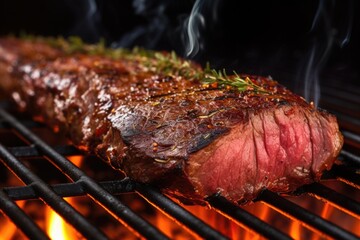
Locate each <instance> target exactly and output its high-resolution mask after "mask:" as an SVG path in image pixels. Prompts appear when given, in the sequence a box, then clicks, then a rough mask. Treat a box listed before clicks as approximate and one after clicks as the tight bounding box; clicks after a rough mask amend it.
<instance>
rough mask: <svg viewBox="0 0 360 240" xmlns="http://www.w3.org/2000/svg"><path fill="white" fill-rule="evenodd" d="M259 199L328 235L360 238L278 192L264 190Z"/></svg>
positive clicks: (349, 239) (346, 238)
mask: <svg viewBox="0 0 360 240" xmlns="http://www.w3.org/2000/svg"><path fill="white" fill-rule="evenodd" d="M259 200H260V201H263V202H265V203H267V204H269V206H271V207H273V208H274V209H276V210H278V211H280V212H282V213H283V214H285V215H288V216H292V217H294V218H296V219H298V220H300V221H302V222H303V223H304V224H305V225H307V226H309V227H310V228H312V229H318V230H320V231H322V232H323V233H325V234H326V235H328V236H330V237H333V238H335V239H344V240H355V239H356V240H358V239H359V238H358V237H357V236H355V235H353V234H352V233H350V232H348V231H346V230H345V229H343V228H341V227H339V226H337V225H335V224H333V223H331V222H329V221H327V220H325V219H323V218H321V217H319V216H317V215H315V214H313V213H311V212H309V211H308V210H306V209H305V208H302V207H300V206H299V205H296V204H295V203H292V202H291V201H289V200H287V199H285V198H282V197H280V196H279V195H278V194H276V193H273V192H270V191H268V190H264V191H263V192H262V193H261V194H260V196H259Z"/></svg>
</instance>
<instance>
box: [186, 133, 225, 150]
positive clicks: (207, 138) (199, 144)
mask: <svg viewBox="0 0 360 240" xmlns="http://www.w3.org/2000/svg"><path fill="white" fill-rule="evenodd" d="M229 130H230V129H228V128H217V129H213V130H211V131H210V132H207V133H205V134H201V135H199V136H197V137H196V138H195V139H194V144H193V145H191V146H190V147H189V149H188V153H194V152H196V151H199V150H200V149H202V148H204V147H206V146H207V145H209V144H210V143H212V142H213V141H214V140H215V139H217V138H218V137H220V136H221V135H223V134H225V133H227V132H229Z"/></svg>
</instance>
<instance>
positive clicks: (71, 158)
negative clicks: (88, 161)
mask: <svg viewBox="0 0 360 240" xmlns="http://www.w3.org/2000/svg"><path fill="white" fill-rule="evenodd" d="M68 159H69V161H70V162H72V163H73V164H75V165H76V166H77V167H80V166H81V164H82V162H83V160H84V157H83V156H81V155H80V156H69V157H68Z"/></svg>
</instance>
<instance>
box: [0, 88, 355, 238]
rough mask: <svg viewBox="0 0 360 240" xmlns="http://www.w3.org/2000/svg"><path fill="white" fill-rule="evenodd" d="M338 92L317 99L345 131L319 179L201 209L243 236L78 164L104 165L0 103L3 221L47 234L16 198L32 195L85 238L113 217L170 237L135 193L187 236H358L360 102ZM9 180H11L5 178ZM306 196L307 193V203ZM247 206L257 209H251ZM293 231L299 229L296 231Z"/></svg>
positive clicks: (149, 234) (137, 233)
mask: <svg viewBox="0 0 360 240" xmlns="http://www.w3.org/2000/svg"><path fill="white" fill-rule="evenodd" d="M346 87H347V86H346ZM353 89H354V88H353ZM338 91H341V89H340V90H338ZM338 91H337V92H336V93H333V92H332V91H331V89H329V91H326V93H327V94H328V95H329V97H328V98H325V99H331V100H330V101H327V100H322V102H321V105H322V106H324V108H328V107H329V106H331V107H332V108H331V109H332V110H333V111H332V112H334V113H335V114H336V115H337V116H338V118H339V121H340V126H341V128H342V132H343V134H344V136H345V146H344V149H343V150H342V152H341V155H340V157H339V163H340V164H336V165H335V166H334V167H333V168H332V169H331V170H330V171H328V172H326V173H325V174H324V176H323V181H321V182H320V183H314V184H311V185H307V186H304V187H302V188H300V189H298V191H297V192H296V193H295V194H294V195H291V196H284V195H279V194H277V193H274V192H270V191H267V190H264V191H263V192H262V193H261V194H260V196H259V197H258V199H256V201H255V203H254V204H252V206H249V207H247V206H244V207H243V206H237V205H234V204H232V203H231V202H228V201H227V200H226V199H225V198H223V197H221V196H213V197H211V198H209V199H208V203H209V207H208V208H205V207H199V208H204V209H206V211H214V214H215V215H219V216H221V217H223V216H225V217H223V218H226V220H227V221H229V222H230V223H231V226H233V225H236V226H238V227H239V228H240V229H243V232H242V234H243V236H236V234H229V229H228V228H230V227H229V226H218V225H221V224H217V223H215V224H214V223H213V222H214V221H213V220H211V221H208V220H207V219H206V217H205V219H204V218H200V217H199V216H198V215H197V213H196V212H194V211H192V209H191V207H187V206H182V205H180V204H178V203H177V202H176V201H175V200H173V199H171V198H169V197H167V196H165V195H163V194H162V193H161V192H160V191H159V190H158V189H156V188H155V187H154V186H149V185H144V184H140V183H136V182H133V181H132V180H131V179H128V178H125V177H124V178H121V174H119V175H116V174H117V172H116V174H113V172H114V170H113V169H112V168H110V167H108V166H107V165H106V164H105V163H102V161H100V160H98V159H86V161H84V164H87V163H89V164H93V163H94V162H96V164H98V163H99V164H100V162H101V164H104V166H103V165H101V168H104V169H103V170H101V169H100V170H98V168H100V167H98V166H97V165H96V166H95V170H94V169H90V170H89V168H86V167H85V168H84V167H80V166H77V165H76V164H75V163H73V161H71V159H72V157H71V156H80V155H81V152H79V151H78V150H77V149H76V148H74V147H73V146H71V145H69V144H63V143H62V142H61V141H58V139H57V135H56V134H55V133H52V132H51V131H48V129H47V128H46V127H45V126H44V125H42V124H41V123H39V122H36V121H32V120H30V118H28V117H27V116H26V115H24V114H23V113H18V112H16V111H14V110H13V109H12V106H11V103H10V102H8V101H2V102H1V104H0V160H1V162H2V165H0V178H1V179H0V183H1V191H0V208H1V210H2V213H3V215H4V216H5V215H6V216H7V217H8V219H9V220H7V219H5V217H4V216H2V218H3V219H2V220H4V219H5V220H7V221H9V222H12V224H13V225H15V226H16V228H17V229H19V230H20V231H18V230H17V231H18V232H21V233H19V234H23V235H22V236H24V235H25V236H27V237H28V238H30V239H49V238H50V236H49V235H48V232H47V231H46V230H45V229H44V227H43V224H39V221H38V220H39V219H38V218H36V217H34V216H33V215H34V214H29V213H28V211H27V210H26V207H24V206H23V205H24V204H22V205H21V204H19V203H20V202H24V200H25V201H32V202H34V201H35V202H40V203H41V204H42V203H45V204H44V205H45V206H47V207H50V208H51V209H52V210H54V211H55V212H57V213H58V215H60V216H61V218H62V219H63V220H65V221H66V222H67V223H68V224H69V225H71V226H72V227H73V229H75V231H76V232H77V233H78V235H79V234H80V235H82V236H83V237H85V238H87V239H109V238H112V237H113V235H111V234H110V235H109V233H108V231H107V230H104V229H106V227H103V226H106V225H108V224H107V222H106V221H107V219H112V220H113V221H114V222H115V229H116V228H117V229H122V228H124V229H130V231H129V234H132V235H133V238H138V237H141V238H147V239H169V238H176V237H174V236H173V235H169V234H168V233H166V232H164V231H163V229H161V228H160V227H159V224H156V221H155V223H154V221H152V220H151V218H148V217H147V216H144V215H143V214H142V213H141V211H140V213H139V211H138V209H139V207H136V206H135V207H134V206H133V205H134V204H133V203H134V201H135V200H127V199H126V198H125V197H126V196H128V195H135V196H136V197H137V199H140V200H136V201H138V202H139V201H140V203H143V202H144V203H150V204H148V205H149V206H148V207H149V208H152V209H153V210H151V213H150V215H153V214H154V211H155V212H160V213H157V214H161V215H163V216H165V218H167V219H168V221H170V222H175V223H176V225H177V226H178V228H180V229H183V231H184V232H186V233H187V234H189V233H190V234H189V236H191V237H193V238H205V239H228V238H234V239H236V238H240V239H244V232H245V235H246V234H247V233H248V232H249V234H253V235H250V236H258V237H259V236H260V237H261V238H268V239H293V238H296V236H298V237H299V238H304V237H307V236H311V237H312V239H324V238H326V239H327V238H330V239H332V238H334V239H347V240H349V239H359V234H360V231H359V229H360V221H359V220H360V202H359V199H360V174H359V173H360V157H359V152H360V132H359V131H360V130H359V129H360V124H359V120H358V119H359V116H358V114H359V112H358V111H356V109H357V108H358V106H359V105H360V100H359V96H358V95H356V90H355V91H354V92H353V94H352V93H351V92H349V93H347V94H344V95H342V96H341V97H340V98H338V100H336V101H335V100H334V98H331V95H332V94H336V95H337V96H339V95H338V93H339V92H338ZM344 106H345V107H344ZM328 109H329V108H328ZM354 110H355V111H354ZM14 116H16V117H14ZM42 131H45V133H42ZM15 138H16V139H15ZM14 139H15V140H14ZM19 142H20V143H19ZM82 157H84V158H86V156H82ZM93 158H95V157H93ZM69 159H70V160H69ZM47 165H49V166H52V165H53V166H55V167H56V169H58V170H57V171H58V173H56V174H53V173H52V172H51V171H50V170H48V169H47V168H46V166H47ZM59 170H60V171H59ZM106 172H109V175H106V176H105V177H104V174H105V173H106ZM101 174H103V175H101ZM99 175H100V177H99ZM11 176H12V177H11ZM119 176H120V177H119ZM12 178H13V179H15V180H11V181H10V180H9V179H12ZM19 180H20V181H21V182H22V183H21V182H20V181H19ZM77 198H82V199H84V198H86V199H87V201H91V202H93V204H95V205H96V206H97V208H99V209H103V210H104V211H103V213H102V214H101V215H100V216H92V215H96V214H97V211H95V210H92V209H93V207H87V208H88V209H87V211H86V214H85V213H84V211H82V209H81V207H80V209H79V207H78V206H77V205H79V204H76V202H74V201H72V199H77ZM304 198H305V200H306V199H307V200H306V202H307V203H306V204H304V200H303V199H304ZM309 199H310V200H309ZM39 200H41V201H39ZM318 205H320V206H321V207H320V208H321V210H320V213H319V211H318V212H316V211H313V209H314V208H315V207H317V206H318ZM253 206H255V208H261V210H259V211H253V210H254V207H253ZM264 207H266V209H268V210H266V211H267V213H264V211H265V210H264V209H265V208H264ZM330 207H331V208H332V209H335V210H336V211H338V212H340V215H339V216H340V217H337V218H341V220H340V221H337V222H336V221H333V220H332V219H330V218H328V217H327V216H328V214H327V213H325V212H326V208H330ZM335 210H334V211H335ZM38 211H40V210H38ZM269 211H272V212H274V213H276V214H277V215H275V216H274V217H273V218H269V217H268V218H266V217H264V215H268V214H269V213H268V212H269ZM104 216H105V217H104ZM93 219H96V220H93ZM269 219H270V220H269ZM275 219H276V220H275ZM348 219H350V221H348ZM281 221H286V222H287V225H288V227H285V226H284V225H281V224H279V222H281ZM209 222H211V223H209ZM215 222H216V221H215ZM341 223H343V224H341ZM160 225H161V223H160ZM223 225H224V224H223ZM3 226H6V225H4V224H2V225H1V227H0V231H4V230H5V229H3ZM165 228H166V227H165ZM232 228H233V227H232ZM294 228H295V229H294ZM291 229H292V230H291ZM297 229H298V230H297ZM291 231H300V232H299V233H297V235H294V233H293V232H291ZM302 231H305V232H306V233H302ZM304 234H305V235H304ZM314 234H315V235H314ZM313 236H318V238H316V237H313ZM13 239H16V238H13ZM183 239H184V238H183Z"/></svg>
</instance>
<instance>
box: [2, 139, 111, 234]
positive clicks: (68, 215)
mask: <svg viewBox="0 0 360 240" xmlns="http://www.w3.org/2000/svg"><path fill="white" fill-rule="evenodd" d="M0 160H1V161H2V162H3V163H4V164H5V165H6V166H7V167H8V168H9V169H11V171H13V172H14V173H15V174H16V176H18V178H19V179H21V180H22V181H23V182H24V183H25V184H27V185H31V186H32V187H33V189H34V191H35V192H36V193H37V195H38V196H40V198H41V199H42V200H43V201H44V202H46V203H47V204H48V205H49V206H51V207H52V208H53V209H54V210H55V211H56V212H57V213H58V214H59V215H61V216H62V217H63V218H64V219H66V221H67V222H68V223H70V224H71V225H72V226H74V227H75V228H76V229H78V230H79V232H81V234H83V236H84V237H87V238H94V239H106V236H105V234H103V233H102V232H101V231H100V230H99V229H97V228H96V227H93V226H92V225H91V223H89V222H88V221H87V220H86V219H85V218H84V217H83V216H82V215H81V214H80V213H79V212H78V211H76V210H75V209H74V208H73V207H72V206H71V205H70V204H68V203H67V202H66V201H65V200H63V199H62V198H61V197H60V196H58V195H57V194H56V193H55V192H53V191H52V190H51V188H50V187H48V186H47V185H46V183H45V182H44V181H42V180H41V179H40V178H39V177H37V176H36V175H35V174H34V173H33V172H32V171H30V170H29V169H28V168H27V167H26V166H25V165H24V164H22V163H21V162H20V161H19V160H18V159H16V158H15V157H14V156H13V155H11V153H9V152H8V151H7V150H6V148H5V147H4V146H3V145H2V144H0Z"/></svg>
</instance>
